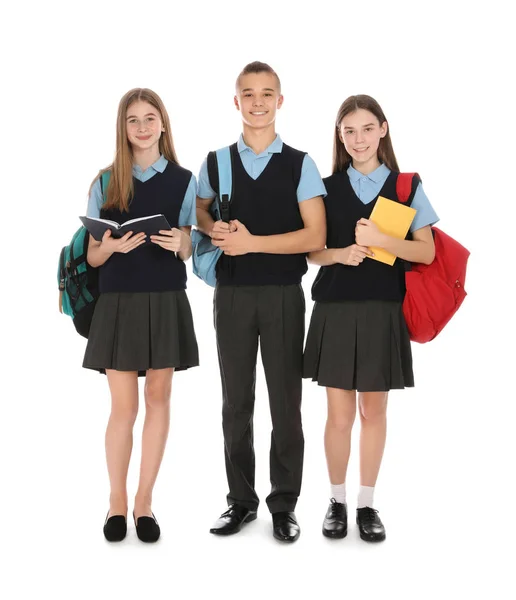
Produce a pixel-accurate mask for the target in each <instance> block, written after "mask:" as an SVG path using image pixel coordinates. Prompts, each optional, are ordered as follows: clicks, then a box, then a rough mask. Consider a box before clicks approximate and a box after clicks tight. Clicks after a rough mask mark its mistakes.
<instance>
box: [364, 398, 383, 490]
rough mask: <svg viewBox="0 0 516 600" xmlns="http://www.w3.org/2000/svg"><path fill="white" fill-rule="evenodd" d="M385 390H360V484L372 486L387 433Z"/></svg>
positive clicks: (375, 478) (378, 468)
mask: <svg viewBox="0 0 516 600" xmlns="http://www.w3.org/2000/svg"><path fill="white" fill-rule="evenodd" d="M387 396H388V393H387V392H361V393H360V394H359V396H358V401H359V406H360V420H361V424H362V430H361V433H360V485H364V486H370V487H374V486H375V484H376V480H377V478H378V472H379V471H380V465H381V464H382V457H383V451H384V448H385V438H386V435H387Z"/></svg>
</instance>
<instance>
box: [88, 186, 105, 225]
mask: <svg viewBox="0 0 516 600" xmlns="http://www.w3.org/2000/svg"><path fill="white" fill-rule="evenodd" d="M103 204H104V200H103V198H102V190H101V188H100V178H99V179H97V181H95V183H94V184H93V186H92V188H91V192H90V197H89V198H88V208H87V209H86V216H87V217H94V218H97V219H98V218H99V217H100V209H101V208H102V205H103Z"/></svg>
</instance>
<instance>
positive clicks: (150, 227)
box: [79, 215, 172, 242]
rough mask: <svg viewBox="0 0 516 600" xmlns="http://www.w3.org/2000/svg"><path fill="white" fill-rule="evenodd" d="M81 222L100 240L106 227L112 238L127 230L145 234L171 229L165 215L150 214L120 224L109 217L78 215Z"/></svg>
mask: <svg viewBox="0 0 516 600" xmlns="http://www.w3.org/2000/svg"><path fill="white" fill-rule="evenodd" d="M79 219H80V220H81V221H82V224H83V225H84V227H86V229H87V230H88V231H89V232H90V233H91V235H92V236H93V237H94V238H95V239H96V240H97V242H100V241H101V240H102V236H103V235H104V233H105V232H106V230H107V229H110V230H111V235H112V236H113V237H114V238H121V237H123V236H124V235H125V234H126V233H128V232H129V231H132V232H133V234H134V233H142V232H143V233H146V234H147V235H153V234H157V233H158V232H159V231H160V229H172V228H171V227H170V224H169V222H168V221H167V219H166V218H165V215H150V216H148V217H139V218H138V219H131V220H130V221H126V222H125V223H123V224H122V225H120V223H117V222H116V221H110V220H109V219H98V218H96V217H79Z"/></svg>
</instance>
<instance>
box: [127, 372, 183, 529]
mask: <svg viewBox="0 0 516 600" xmlns="http://www.w3.org/2000/svg"><path fill="white" fill-rule="evenodd" d="M173 372H174V369H157V370H153V369H149V370H148V371H147V377H146V379H145V409H146V412H145V423H144V425H143V435H142V460H141V465H140V482H139V485H138V491H137V492H136V497H135V499H134V515H135V517H136V518H137V519H138V517H143V516H147V517H151V516H152V508H151V506H152V490H153V488H154V484H155V482H156V478H157V476H158V472H159V468H160V465H161V461H162V459H163V454H164V452H165V446H166V443H167V437H168V430H169V425H170V392H171V389H172V374H173Z"/></svg>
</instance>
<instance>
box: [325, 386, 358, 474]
mask: <svg viewBox="0 0 516 600" xmlns="http://www.w3.org/2000/svg"><path fill="white" fill-rule="evenodd" d="M326 394H327V396H328V419H327V421H326V429H325V432H324V448H325V450H326V462H327V464H328V474H329V476H330V481H331V483H332V484H334V485H339V484H341V483H344V482H345V480H346V472H347V468H348V461H349V453H350V448H351V430H352V428H353V423H354V421H355V415H356V392H355V391H354V390H353V391H348V390H340V389H337V388H330V387H329V388H326Z"/></svg>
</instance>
